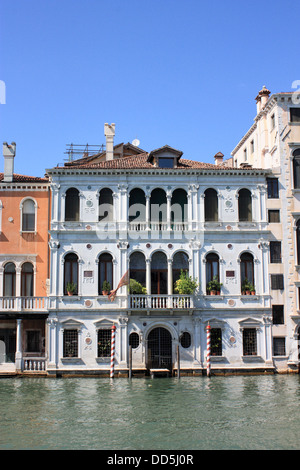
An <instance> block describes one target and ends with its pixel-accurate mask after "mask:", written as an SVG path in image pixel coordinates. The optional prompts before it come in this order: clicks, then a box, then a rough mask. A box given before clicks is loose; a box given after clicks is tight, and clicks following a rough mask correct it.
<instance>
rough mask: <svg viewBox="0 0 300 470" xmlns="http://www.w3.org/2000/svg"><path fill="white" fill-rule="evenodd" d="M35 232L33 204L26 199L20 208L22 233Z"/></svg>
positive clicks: (30, 200)
mask: <svg viewBox="0 0 300 470" xmlns="http://www.w3.org/2000/svg"><path fill="white" fill-rule="evenodd" d="M34 231H35V204H34V201H33V200H32V199H26V201H24V202H23V206H22V232H34Z"/></svg>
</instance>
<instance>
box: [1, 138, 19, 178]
mask: <svg viewBox="0 0 300 470" xmlns="http://www.w3.org/2000/svg"><path fill="white" fill-rule="evenodd" d="M15 155H16V143H15V142H12V143H11V144H10V145H8V143H7V142H3V157H4V177H3V181H6V182H8V183H11V182H12V181H13V175H14V158H15Z"/></svg>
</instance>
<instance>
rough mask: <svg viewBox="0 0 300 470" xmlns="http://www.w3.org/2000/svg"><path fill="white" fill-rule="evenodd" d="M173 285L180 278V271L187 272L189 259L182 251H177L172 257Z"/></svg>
mask: <svg viewBox="0 0 300 470" xmlns="http://www.w3.org/2000/svg"><path fill="white" fill-rule="evenodd" d="M172 271H173V284H175V282H176V281H177V280H178V279H179V278H180V274H181V271H185V272H188V271H189V257H188V255H187V254H186V253H185V252H184V251H178V252H177V253H175V255H174V257H173V263H172Z"/></svg>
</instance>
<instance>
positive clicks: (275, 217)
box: [268, 209, 280, 224]
mask: <svg viewBox="0 0 300 470" xmlns="http://www.w3.org/2000/svg"><path fill="white" fill-rule="evenodd" d="M268 220H269V224H274V223H279V222H280V211H279V209H270V210H268Z"/></svg>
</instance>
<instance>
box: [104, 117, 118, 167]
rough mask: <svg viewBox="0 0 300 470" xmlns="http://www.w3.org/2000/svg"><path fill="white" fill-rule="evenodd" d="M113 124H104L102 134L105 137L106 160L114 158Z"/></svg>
mask: <svg viewBox="0 0 300 470" xmlns="http://www.w3.org/2000/svg"><path fill="white" fill-rule="evenodd" d="M115 126H116V125H115V124H107V122H106V123H105V124H104V134H105V137H106V160H113V159H114V136H115Z"/></svg>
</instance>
